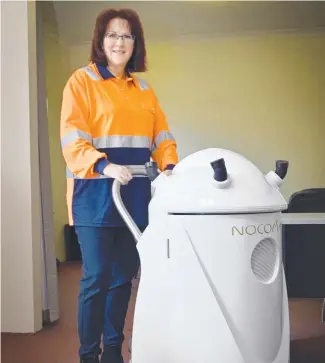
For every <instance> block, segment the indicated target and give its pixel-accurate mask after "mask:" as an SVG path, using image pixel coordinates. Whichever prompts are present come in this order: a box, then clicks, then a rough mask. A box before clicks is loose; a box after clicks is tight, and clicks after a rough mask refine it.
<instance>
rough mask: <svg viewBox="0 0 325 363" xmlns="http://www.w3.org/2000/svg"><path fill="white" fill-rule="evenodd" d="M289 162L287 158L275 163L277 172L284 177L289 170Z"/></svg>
mask: <svg viewBox="0 0 325 363" xmlns="http://www.w3.org/2000/svg"><path fill="white" fill-rule="evenodd" d="M288 166H289V162H288V161H286V160H277V161H276V164H275V173H276V174H277V175H278V176H279V177H280V178H281V179H284V178H285V176H286V175H287V172H288Z"/></svg>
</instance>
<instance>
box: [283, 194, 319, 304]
mask: <svg viewBox="0 0 325 363" xmlns="http://www.w3.org/2000/svg"><path fill="white" fill-rule="evenodd" d="M288 204H289V205H288V209H287V210H286V211H285V212H284V213H325V188H312V189H305V190H301V191H299V192H296V193H294V194H293V195H292V196H291V198H290V200H289V203H288ZM283 243H284V251H285V267H284V268H285V275H286V280H287V289H288V296H289V298H325V225H324V224H303V225H283Z"/></svg>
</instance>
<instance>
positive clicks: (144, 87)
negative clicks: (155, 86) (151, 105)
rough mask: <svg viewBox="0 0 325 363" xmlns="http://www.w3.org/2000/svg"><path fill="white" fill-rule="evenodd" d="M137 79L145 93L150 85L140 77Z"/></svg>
mask: <svg viewBox="0 0 325 363" xmlns="http://www.w3.org/2000/svg"><path fill="white" fill-rule="evenodd" d="M136 78H137V81H138V83H139V86H140V89H141V91H145V90H147V89H149V85H148V83H147V81H145V80H144V79H141V78H138V77H136Z"/></svg>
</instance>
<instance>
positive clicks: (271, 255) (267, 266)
mask: <svg viewBox="0 0 325 363" xmlns="http://www.w3.org/2000/svg"><path fill="white" fill-rule="evenodd" d="M277 261H278V253H277V247H276V243H275V241H274V239H272V238H266V239H263V240H262V241H260V242H259V243H258V244H257V245H256V246H255V248H254V250H253V253H252V257H251V266H252V270H253V273H254V275H255V276H256V277H257V278H258V280H260V281H261V282H263V283H268V282H270V280H271V279H272V277H273V276H274V273H275V270H276V268H277Z"/></svg>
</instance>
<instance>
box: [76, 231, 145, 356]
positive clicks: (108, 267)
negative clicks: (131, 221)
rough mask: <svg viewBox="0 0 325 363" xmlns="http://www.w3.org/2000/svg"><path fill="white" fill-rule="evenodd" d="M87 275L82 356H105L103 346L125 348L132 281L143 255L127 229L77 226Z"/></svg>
mask: <svg viewBox="0 0 325 363" xmlns="http://www.w3.org/2000/svg"><path fill="white" fill-rule="evenodd" d="M75 230H76V233H77V236H78V240H79V243H80V248H81V254H82V261H83V270H82V272H83V274H82V278H81V281H80V293H79V306H78V332H79V339H80V349H79V355H80V357H88V356H89V357H92V356H96V355H99V354H101V348H100V343H101V337H102V336H103V346H104V352H105V346H114V347H117V348H118V349H120V348H121V346H122V343H123V340H124V335H123V329H124V323H125V317H126V313H127V310H128V305H129V300H130V296H131V287H132V279H133V278H134V277H135V275H136V274H137V272H138V269H139V255H138V251H137V248H136V244H135V240H134V238H133V236H132V234H131V232H130V231H129V230H128V229H127V228H126V227H125V228H124V227H121V228H119V227H116V228H115V227H108V228H106V227H76V228H75Z"/></svg>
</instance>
